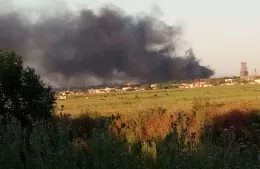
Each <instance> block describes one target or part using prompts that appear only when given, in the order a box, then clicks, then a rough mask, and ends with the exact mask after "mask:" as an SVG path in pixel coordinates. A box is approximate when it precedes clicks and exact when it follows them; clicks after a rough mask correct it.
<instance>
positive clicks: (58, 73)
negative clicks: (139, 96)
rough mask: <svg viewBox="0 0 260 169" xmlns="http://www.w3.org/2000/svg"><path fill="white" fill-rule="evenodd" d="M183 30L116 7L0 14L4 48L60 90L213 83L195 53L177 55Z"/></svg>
mask: <svg viewBox="0 0 260 169" xmlns="http://www.w3.org/2000/svg"><path fill="white" fill-rule="evenodd" d="M179 35H180V29H179V28H177V27H174V26H170V25H167V24H166V23H165V22H163V21H161V20H159V19H157V18H156V17H154V16H148V15H137V16H128V15H126V14H124V12H123V11H122V10H121V9H119V8H116V7H114V6H105V7H103V8H101V9H99V12H96V13H95V12H94V11H92V10H89V9H84V10H79V11H77V12H72V11H69V10H67V11H65V12H62V13H59V14H57V15H55V16H54V15H47V14H46V13H45V14H44V15H39V17H38V18H37V19H31V18H30V17H29V16H27V15H25V14H21V13H19V12H17V11H16V12H13V11H12V12H3V13H0V45H2V46H3V47H4V48H8V49H11V50H14V51H16V52H17V53H18V54H20V55H21V56H23V58H24V61H25V63H26V64H28V65H29V66H32V67H35V68H36V70H37V71H38V72H39V73H40V74H41V75H42V77H43V78H44V80H45V81H46V82H47V83H50V84H52V85H53V86H56V87H62V86H67V85H68V81H69V80H70V82H69V83H71V85H74V86H85V85H88V84H90V83H93V82H109V81H114V80H136V81H140V82H144V83H145V82H147V83H153V82H163V81H169V80H181V79H194V78H208V77H210V76H212V75H213V74H214V71H213V70H211V69H210V68H209V67H207V66H202V65H200V63H199V61H198V60H197V59H196V58H195V56H194V54H193V52H192V51H189V52H188V54H187V56H177V54H176V50H177V49H176V48H177V47H176V46H177V43H178V37H179Z"/></svg>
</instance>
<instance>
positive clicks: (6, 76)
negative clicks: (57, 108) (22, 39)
mask: <svg viewBox="0 0 260 169" xmlns="http://www.w3.org/2000/svg"><path fill="white" fill-rule="evenodd" d="M54 104H55V97H54V93H53V92H52V91H51V88H50V87H48V86H45V85H44V84H43V82H42V81H41V80H40V77H39V76H38V75H37V74H36V73H35V70H34V69H32V68H30V67H26V68H24V65H23V60H22V58H21V56H19V55H17V54H16V53H15V52H13V51H5V50H4V49H2V48H0V114H1V115H2V116H3V117H4V118H5V120H7V117H8V116H9V115H12V116H13V117H16V118H17V119H19V120H20V122H21V124H22V125H23V126H26V125H28V124H30V121H31V119H37V118H48V117H51V116H52V113H53V110H54Z"/></svg>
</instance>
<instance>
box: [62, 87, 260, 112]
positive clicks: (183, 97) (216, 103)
mask: <svg viewBox="0 0 260 169" xmlns="http://www.w3.org/2000/svg"><path fill="white" fill-rule="evenodd" d="M196 98H200V99H206V100H208V101H209V103H210V104H211V106H212V107H214V108H215V109H218V111H227V110H228V109H235V108H238V109H239V108H241V106H242V107H243V106H245V104H247V105H246V106H250V107H251V108H254V109H260V85H256V84H255V85H249V84H247V85H234V86H215V87H209V88H188V89H178V88H177V89H168V90H166V89H161V90H147V91H134V92H124V93H106V94H86V95H74V96H68V97H67V100H58V101H57V111H60V107H61V105H64V108H63V112H65V113H70V114H71V115H72V116H75V115H77V114H79V113H85V112H96V113H98V114H101V115H111V114H115V113H119V114H121V115H132V114H133V113H135V112H139V111H142V110H144V109H147V108H158V107H161V108H164V109H166V110H167V112H170V113H173V112H176V111H180V110H182V111H185V112H188V111H189V110H190V109H191V108H192V105H193V102H194V99H196Z"/></svg>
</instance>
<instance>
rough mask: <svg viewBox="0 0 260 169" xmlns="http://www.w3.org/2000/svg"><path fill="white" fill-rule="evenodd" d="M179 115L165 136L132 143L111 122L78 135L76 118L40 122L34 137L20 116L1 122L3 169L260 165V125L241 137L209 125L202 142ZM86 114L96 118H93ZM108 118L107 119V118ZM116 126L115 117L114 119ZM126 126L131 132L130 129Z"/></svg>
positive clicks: (224, 168) (229, 168) (217, 168)
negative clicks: (215, 135) (109, 126)
mask: <svg viewBox="0 0 260 169" xmlns="http://www.w3.org/2000/svg"><path fill="white" fill-rule="evenodd" d="M179 115H180V117H178V118H177V120H176V121H174V122H173V123H172V127H171V131H170V132H169V133H168V134H167V136H166V137H164V138H163V139H161V140H159V139H150V140H146V139H142V140H139V142H135V143H134V142H132V143H130V141H129V139H128V138H124V139H122V138H119V137H118V136H115V135H113V134H112V133H111V132H109V130H106V129H107V127H106V125H104V126H101V125H99V126H94V129H93V130H92V132H91V136H90V135H82V137H78V133H77V132H78V128H77V127H75V124H73V120H68V119H66V118H65V119H64V118H57V119H56V120H55V121H54V122H48V123H46V122H44V121H40V122H36V123H34V128H33V130H32V133H31V134H30V136H29V135H28V133H27V132H26V129H24V128H21V127H20V124H19V122H18V121H16V120H15V119H14V118H13V119H12V120H11V122H10V123H9V124H8V125H6V126H4V125H3V124H2V120H1V128H0V142H1V144H0V157H1V158H0V167H1V168H10V169H11V168H27V169H30V168H31V169H35V168H46V169H49V168H56V169H59V168H62V169H64V168H65V169H66V168H68V169H71V168H95V169H108V168H111V169H112V168H113V169H114V168H115V169H117V168H118V169H119V168H124V169H127V168H129V169H130V168H136V169H138V168H140V169H143V168H150V169H152V168H154V169H157V168H158V169H168V168H169V169H170V168H183V169H186V168H188V169H189V168H190V169H191V168H192V169H194V168H202V169H204V168H212V169H220V168H221V169H232V168H234V169H235V168H243V169H247V168H248V169H249V168H250V169H251V168H259V167H260V161H259V159H258V157H259V150H260V149H259V148H260V147H259V146H260V140H259V137H260V132H259V131H260V126H259V125H258V124H257V123H254V124H252V125H249V126H248V128H247V129H244V130H243V134H244V135H236V130H235V128H234V127H230V128H226V129H223V130H222V131H221V134H220V136H219V137H218V138H214V139H213V137H212V135H213V132H212V131H213V130H212V128H210V127H209V126H205V128H203V129H202V131H207V132H206V133H205V134H204V139H203V142H201V141H199V142H198V141H197V140H196V139H195V138H196V133H194V132H191V131H190V126H189V121H190V119H189V118H188V117H186V116H182V115H181V114H179ZM255 116H257V115H255ZM79 118H80V117H79ZM84 118H85V119H88V120H92V121H93V122H94V121H95V119H92V118H90V117H88V118H87V117H86V116H85V117H84ZM254 119H256V117H254ZM77 120H78V121H77V122H79V121H82V119H81V120H80V119H77ZM99 120H100V119H99ZM110 120H111V119H107V120H105V121H107V122H109V121H110ZM112 120H113V119H112ZM102 121H103V122H104V119H103V120H102ZM103 122H102V123H103ZM95 123H99V122H98V121H96V122H95ZM106 124H107V123H106ZM110 124H113V121H110ZM121 130H126V131H125V132H127V128H122V129H121ZM88 134H89V133H88Z"/></svg>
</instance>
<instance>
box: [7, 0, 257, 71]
mask: <svg viewBox="0 0 260 169" xmlns="http://www.w3.org/2000/svg"><path fill="white" fill-rule="evenodd" d="M6 1H8V0H6ZM65 1H66V2H67V5H66V6H65V5H64V3H60V2H65ZM14 2H15V3H14ZM14 2H13V3H14V4H15V5H16V7H17V8H23V7H32V8H34V9H35V11H37V10H44V8H46V7H47V6H48V5H53V4H55V3H56V6H58V7H59V8H60V9H62V8H66V7H68V8H71V9H81V8H90V9H98V7H101V6H103V5H106V4H113V5H116V6H118V7H120V8H121V9H123V10H124V11H125V12H126V13H127V14H133V15H135V14H137V13H140V12H145V13H152V14H153V13H154V12H156V10H152V9H153V7H154V6H155V5H157V6H158V7H159V8H160V13H158V12H157V14H156V15H157V16H158V17H160V18H161V19H162V20H164V21H165V22H166V23H168V24H170V25H178V26H181V27H182V31H183V36H182V40H183V42H182V44H183V46H184V47H185V48H187V49H188V48H193V50H194V52H195V54H196V57H197V58H199V59H200V60H201V63H202V64H204V65H210V67H211V68H213V69H214V70H215V72H216V76H235V75H239V72H240V63H241V62H247V65H248V70H249V73H250V74H252V73H253V72H254V69H256V70H257V72H258V73H259V74H260V10H259V6H260V1H259V0H52V1H51V0H50V1H48V0H37V1H35V0H15V1H14Z"/></svg>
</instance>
